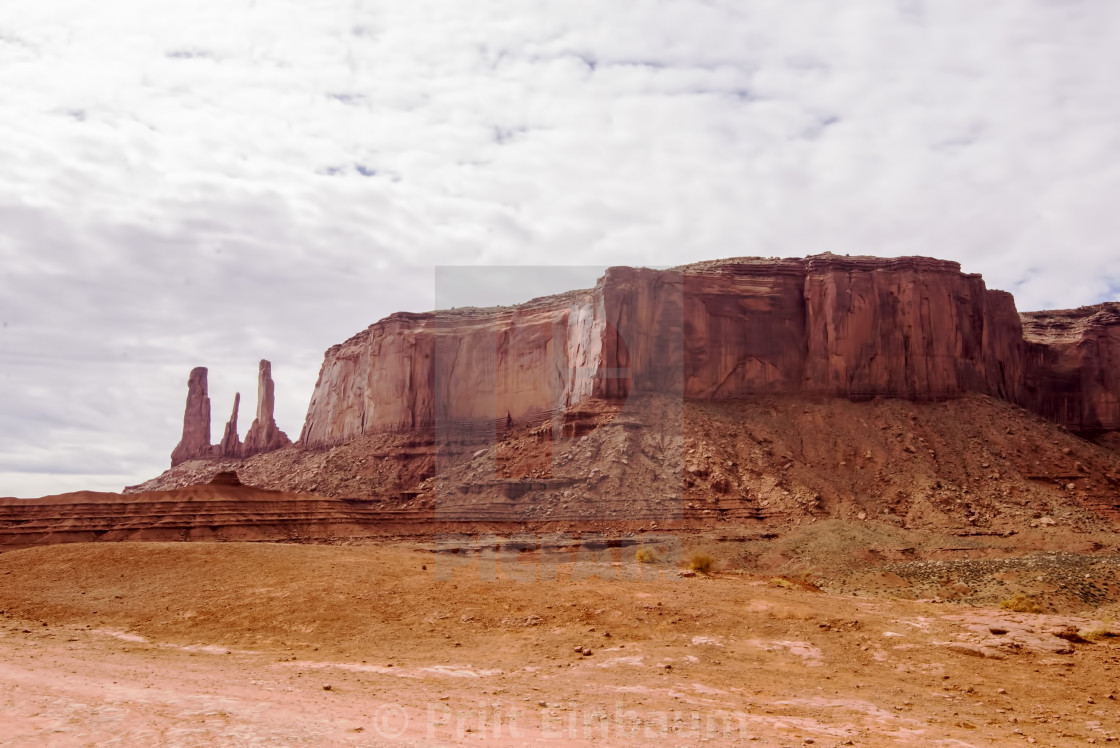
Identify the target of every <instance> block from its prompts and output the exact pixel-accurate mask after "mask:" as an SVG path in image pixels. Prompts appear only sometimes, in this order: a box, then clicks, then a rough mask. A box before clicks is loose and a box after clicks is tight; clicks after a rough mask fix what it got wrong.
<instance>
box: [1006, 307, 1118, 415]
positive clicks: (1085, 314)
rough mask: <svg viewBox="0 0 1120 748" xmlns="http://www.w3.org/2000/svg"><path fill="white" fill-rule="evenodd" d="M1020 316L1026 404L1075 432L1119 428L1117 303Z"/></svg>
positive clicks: (1028, 313) (1029, 313)
mask: <svg viewBox="0 0 1120 748" xmlns="http://www.w3.org/2000/svg"><path fill="white" fill-rule="evenodd" d="M1022 319H1023V335H1024V337H1025V338H1026V341H1027V358H1028V367H1027V373H1026V380H1027V388H1028V390H1029V391H1028V394H1027V407H1029V408H1030V409H1031V410H1034V411H1035V412H1036V413H1038V414H1040V415H1042V416H1043V417H1045V418H1048V419H1050V420H1052V421H1057V422H1058V423H1061V424H1064V425H1066V426H1068V427H1069V428H1071V429H1073V430H1075V431H1081V432H1100V431H1115V430H1118V429H1120V303H1116V302H1110V303H1106V304H1097V305H1096V306H1088V307H1081V308H1080V309H1067V310H1062V311H1052V312H1027V313H1025V314H1023V315H1022Z"/></svg>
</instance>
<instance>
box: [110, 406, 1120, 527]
mask: <svg viewBox="0 0 1120 748" xmlns="http://www.w3.org/2000/svg"><path fill="white" fill-rule="evenodd" d="M657 402H658V401H657V399H656V398H654V399H650V400H648V401H647V400H643V399H641V398H636V399H633V400H632V401H630V402H628V403H627V404H626V405H625V406H620V405H619V403H618V402H617V401H604V400H589V401H586V402H584V403H583V404H582V405H581V406H580V407H579V408H578V409H571V410H569V411H568V412H566V413H565V414H564V415H563V416H561V417H557V418H556V419H554V420H549V421H545V422H541V423H539V424H535V425H534V424H526V425H524V426H517V425H516V424H515V425H514V426H513V427H512V428H511V429H509V430H508V431H503V432H501V433H497V432H493V431H492V432H491V434H492V435H491V437H490V441H489V442H486V441H476V440H473V439H470V438H468V437H469V436H470V435H469V434H468V435H466V436H463V444H459V445H453V444H449V443H448V437H447V435H446V434H445V435H443V436H442V437H441V440H437V439H436V436H435V433H434V431H432V430H429V431H428V432H427V433H426V434H425V433H424V432H423V431H421V432H418V433H386V434H372V435H368V436H364V437H361V438H359V439H356V440H353V441H351V442H348V443H346V444H342V445H339V446H337V447H333V448H331V449H327V450H319V451H307V450H300V449H298V448H296V447H287V448H285V449H281V450H278V451H276V452H272V453H269V454H265V455H257V456H255V457H253V458H250V459H248V460H245V461H241V462H239V461H235V460H196V461H190V462H187V463H183V464H181V465H179V466H177V467H175V468H173V469H172V470H170V471H168V472H167V473H165V474H164V475H163V476H160V477H159V478H157V479H154V480H152V481H149V482H147V483H145V484H142V485H140V486H135V487H130V488H129V489H127V490H128V491H151V490H163V489H170V488H175V487H177V486H182V485H188V484H191V483H198V482H204V481H206V480H209V479H210V477H211V476H212V475H214V474H215V473H216V472H218V471H220V470H229V469H236V470H238V472H239V473H240V474H241V476H242V477H243V479H244V480H245V481H246V482H248V483H252V484H255V485H261V486H269V487H273V488H277V489H282V490H286V491H297V492H304V493H317V494H323V495H327V496H337V497H351V498H372V499H378V500H383V501H385V502H386V505H387V506H389V505H392V506H399V507H401V508H419V507H424V508H426V509H430V510H431V511H433V512H434V513H435V515H436V516H439V517H441V518H443V519H447V520H455V521H477V522H523V523H527V526H528V525H534V526H536V525H539V524H542V523H551V524H552V525H554V526H563V525H565V524H573V523H575V524H579V525H580V526H585V527H586V526H588V525H590V526H595V525H600V526H602V527H608V526H610V525H611V524H612V523H619V522H641V523H643V526H645V527H647V528H648V527H649V526H650V525H651V524H653V523H659V525H660V526H661V527H665V526H667V525H670V524H673V523H676V524H677V525H680V524H681V523H683V524H684V525H688V526H697V527H699V526H717V527H718V526H723V527H751V528H757V529H758V530H759V531H762V532H766V531H773V532H785V531H788V530H790V529H792V528H796V527H809V526H813V525H814V524H815V523H824V522H827V521H828V520H830V519H834V518H838V519H844V520H851V521H858V522H871V521H872V520H875V521H876V526H879V527H894V528H899V529H911V530H921V529H930V530H938V531H949V532H952V533H958V534H960V535H961V536H962V537H970V536H976V537H994V536H1002V535H1006V534H1010V533H1022V532H1024V531H1025V530H1028V529H1032V527H1033V529H1036V530H1038V531H1040V532H1050V533H1054V534H1062V533H1093V532H1107V531H1114V530H1115V528H1116V527H1117V525H1118V523H1120V496H1118V488H1120V455H1117V454H1116V453H1114V452H1111V451H1108V450H1105V449H1102V448H1100V447H1098V446H1096V445H1094V444H1092V443H1090V442H1087V441H1085V440H1083V439H1080V438H1078V437H1076V436H1074V435H1072V434H1070V433H1068V432H1066V431H1064V430H1062V429H1061V428H1059V427H1057V426H1055V425H1054V424H1052V423H1049V422H1048V421H1045V420H1043V419H1041V418H1039V417H1037V416H1034V415H1032V414H1030V413H1027V412H1026V411H1024V410H1022V409H1021V408H1017V407H1015V406H1012V405H1009V404H1007V403H1005V402H1003V401H1001V400H999V399H996V398H989V397H984V396H976V395H972V396H966V397H962V398H957V399H952V400H945V401H941V402H912V401H906V400H894V399H876V400H871V401H866V402H851V401H849V400H843V399H835V398H823V399H817V400H808V399H805V398H800V397H768V398H759V399H757V400H754V401H738V402H730V403H728V402H708V403H704V402H695V401H689V402H685V403H684V404H683V407H678V408H676V409H674V408H672V407H669V404H666V403H664V402H662V403H661V405H662V409H661V410H658V409H657V408H656V407H655V406H656V405H657ZM677 405H678V406H680V403H679V401H678V402H677ZM464 444H465V445H466V449H465V450H464V449H463V445H464ZM868 542H871V541H868Z"/></svg>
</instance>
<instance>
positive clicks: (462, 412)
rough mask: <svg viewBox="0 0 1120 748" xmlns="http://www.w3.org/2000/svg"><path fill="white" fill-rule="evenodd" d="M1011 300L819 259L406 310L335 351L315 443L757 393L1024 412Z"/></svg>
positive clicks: (975, 284)
mask: <svg viewBox="0 0 1120 748" xmlns="http://www.w3.org/2000/svg"><path fill="white" fill-rule="evenodd" d="M1024 348H1025V343H1024V341H1023V337H1022V329H1021V323H1020V320H1019V316H1018V314H1017V312H1016V311H1015V306H1014V301H1013V299H1012V298H1011V297H1010V295H1008V294H1006V293H1004V292H1001V291H989V290H988V289H987V288H986V287H985V285H984V282H983V280H982V279H981V278H980V277H979V276H977V275H968V274H963V273H961V272H960V266H959V265H958V264H957V263H955V262H945V261H940V260H932V259H928V258H921V257H908V258H898V259H880V258H871V257H840V256H836V255H828V254H826V255H818V256H815V257H810V258H807V259H770V260H764V259H757V258H739V259H733V260H722V261H716V262H708V263H698V264H695V265H689V266H685V267H683V268H679V269H675V270H667V271H656V270H648V269H635V268H610V269H609V270H608V271H607V272H606V274H605V275H604V276H603V278H602V279H601V280H600V281H599V283H598V284H597V286H596V287H595V289H593V290H589V291H578V292H571V293H567V294H562V295H559V296H553V297H546V298H543V299H536V300H534V301H532V302H529V303H526V304H522V305H520V306H516V307H503V308H495V309H467V310H453V311H445V312H434V313H428V314H404V313H400V314H394V315H392V316H390V317H388V318H386V319H385V320H382V321H381V322H378V323H377V324H375V325H372V326H371V327H370V328H368V329H367V330H366V331H364V332H362V333H360V334H358V335H356V336H354V337H353V338H351V339H350V340H348V341H346V342H345V343H343V344H341V345H338V346H335V347H333V348H331V349H330V350H329V351H327V354H326V357H325V360H324V363H323V367H322V369H321V371H320V375H319V381H318V382H317V384H316V387H315V392H314V394H313V396H312V400H311V404H310V407H309V409H308V414H307V419H306V421H305V423H304V428H303V432H302V435H301V445H302V446H303V447H305V448H321V447H326V446H330V445H334V444H340V443H343V442H346V441H349V440H350V439H353V438H355V437H357V436H359V435H361V434H369V433H378V432H385V431H396V430H408V429H417V428H427V427H431V426H433V425H434V426H435V427H436V428H437V430H438V429H439V428H441V427H442V426H450V425H454V424H464V423H485V422H487V421H495V420H498V421H500V420H503V419H505V418H506V417H507V414H508V417H509V418H511V419H513V420H514V421H520V420H524V419H531V418H535V417H539V416H541V415H542V414H548V413H552V412H555V411H556V410H558V409H562V408H568V407H571V406H572V405H575V404H576V403H578V402H580V401H581V400H584V399H586V398H587V397H590V396H595V397H602V398H614V399H617V398H626V397H628V396H630V395H632V394H648V393H662V394H666V393H668V394H678V395H679V394H683V395H684V396H685V397H687V398H696V399H704V400H721V399H735V398H741V397H749V396H754V395H759V394H798V393H805V394H814V395H833V396H845V397H872V396H888V397H905V398H911V399H925V398H942V397H952V396H957V395H960V394H963V393H966V392H976V393H983V394H989V395H993V396H997V397H1002V398H1004V399H1008V400H1011V401H1012V402H1017V403H1019V402H1024V395H1023V387H1024Z"/></svg>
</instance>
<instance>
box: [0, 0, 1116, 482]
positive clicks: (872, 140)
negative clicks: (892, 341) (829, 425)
mask: <svg viewBox="0 0 1120 748" xmlns="http://www.w3.org/2000/svg"><path fill="white" fill-rule="evenodd" d="M1118 70H1120V3H1118V2H1116V0H986V1H985V2H977V0H931V1H929V2H926V1H924V0H846V1H845V2H837V1H836V0H675V1H674V0H663V1H657V0H644V1H640V0H565V1H564V2H543V1H533V0H525V1H524V2H513V1H509V2H493V1H489V0H469V1H467V0H407V2H389V0H363V1H362V2H358V1H356V0H355V1H349V0H300V1H299V2H296V1H294V0H292V1H285V0H192V2H182V0H174V1H171V0H100V2H89V0H36V1H35V2H30V1H28V2H4V3H0V322H2V326H0V383H2V388H0V496H3V495H16V496H37V495H41V494H47V493H56V492H61V491H67V490H74V489H78V488H94V489H101V490H119V489H120V488H121V487H122V486H123V485H125V484H129V483H136V482H139V481H141V480H144V479H147V478H150V477H153V476H154V475H156V474H158V473H159V472H160V471H162V470H163V469H165V468H166V467H167V465H168V459H169V458H168V455H169V454H170V451H171V449H172V447H174V445H175V443H176V442H177V441H178V439H179V435H180V428H181V419H182V412H183V404H184V398H185V395H186V380H187V374H188V372H189V371H190V369H191V368H192V367H194V366H198V365H205V366H208V367H209V368H210V385H211V395H212V398H213V412H214V426H213V430H214V435H215V441H216V440H217V439H218V438H219V437H220V434H221V426H222V423H223V422H224V421H225V419H226V417H227V416H228V412H229V408H230V406H231V404H232V400H233V393H234V391H235V390H240V391H241V393H242V396H243V399H244V403H243V406H244V407H243V409H242V417H241V433H242V436H244V433H245V430H246V428H247V427H248V425H249V423H250V422H251V420H252V412H253V409H254V401H255V396H256V371H257V361H258V360H259V359H260V358H268V359H270V360H271V361H272V362H273V373H274V377H275V379H276V387H277V420H278V421H279V423H280V426H281V428H283V429H285V430H286V431H287V432H288V434H289V435H291V436H292V437H293V438H295V437H296V436H298V434H299V431H300V428H301V425H302V421H303V417H304V414H305V412H306V408H307V403H308V401H309V399H310V396H311V390H312V387H313V385H314V382H315V378H316V376H317V373H318V368H319V364H320V363H321V360H322V354H323V351H324V350H325V349H326V348H328V347H329V346H331V345H332V344H334V343H337V342H341V341H342V340H344V339H346V338H347V337H349V336H350V335H352V334H354V333H355V332H357V331H359V330H361V329H363V328H365V327H366V326H368V325H369V324H370V323H372V322H374V321H376V320H378V319H379V318H381V317H383V316H385V315H387V314H389V313H391V312H393V311H396V310H400V309H407V310H412V311H423V310H427V309H430V308H432V307H433V305H435V304H436V303H437V301H436V298H435V285H436V283H435V272H434V268H435V267H436V266H439V265H446V264H452V265H458V264H462V265H488V264H496V265H525V264H527V265H580V266H602V265H614V264H639V265H675V264H680V263H683V262H690V261H694V260H700V259H711V258H716V257H726V256H737V255H764V256H772V255H782V256H794V255H806V254H812V253H817V252H823V251H832V252H837V253H852V254H856V253H859V254H874V255H904V254H924V255H933V256H936V257H942V258H949V259H955V260H959V261H960V262H961V263H962V264H963V266H964V269H965V270H966V271H970V272H981V273H983V274H984V276H985V278H986V279H987V282H988V285H989V287H993V288H1002V289H1006V290H1009V291H1012V292H1014V293H1015V295H1016V298H1017V300H1018V304H1019V308H1020V309H1022V310H1026V309H1037V308H1052V307H1071V306H1078V305H1082V304H1090V303H1095V302H1098V301H1101V300H1105V299H1116V298H1120V251H1118V248H1117V237H1120V209H1118V206H1120V158H1118V156H1120V85H1117V72H1116V71H1118ZM594 275H595V272H594V271H587V270H575V271H572V272H568V273H545V274H543V276H544V277H543V279H542V286H541V287H540V288H527V287H524V285H523V284H516V287H515V288H512V289H509V288H507V289H506V291H507V293H509V294H512V297H511V298H503V297H499V296H494V295H492V294H493V288H489V289H488V288H486V287H485V286H483V285H480V286H479V287H478V299H477V303H479V304H486V303H488V302H494V301H497V302H501V301H515V300H519V299H520V298H522V297H524V298H528V297H529V296H533V295H538V294H539V293H544V292H548V291H553V290H562V289H564V288H568V287H570V286H571V284H572V283H573V282H575V281H577V280H580V279H585V281H584V282H582V283H580V285H584V286H587V285H590V284H591V283H592V282H593V280H594ZM549 282H552V283H553V284H554V285H555V286H556V287H555V288H549V287H548V283H549ZM455 300H456V301H457V302H458V303H456V304H455V305H462V304H464V303H470V302H471V299H469V298H467V297H456V299H455ZM440 301H441V302H445V303H446V302H447V301H448V298H447V297H446V296H444V297H443V298H441V300H440ZM440 305H441V306H442V305H444V304H443V303H441V304H440Z"/></svg>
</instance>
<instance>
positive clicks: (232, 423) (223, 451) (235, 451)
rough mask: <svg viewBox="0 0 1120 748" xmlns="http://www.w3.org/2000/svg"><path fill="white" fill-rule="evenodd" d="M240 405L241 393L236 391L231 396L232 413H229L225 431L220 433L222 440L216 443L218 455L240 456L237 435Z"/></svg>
mask: <svg viewBox="0 0 1120 748" xmlns="http://www.w3.org/2000/svg"><path fill="white" fill-rule="evenodd" d="M240 406H241V393H240V392H238V393H236V394H235V395H234V396H233V413H231V414H230V417H229V420H228V421H227V422H226V428H225V431H224V432H223V433H222V441H221V443H220V444H219V445H218V456H219V457H240V456H241V439H240V438H239V437H238V435H237V410H238V408H239V407H240Z"/></svg>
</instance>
